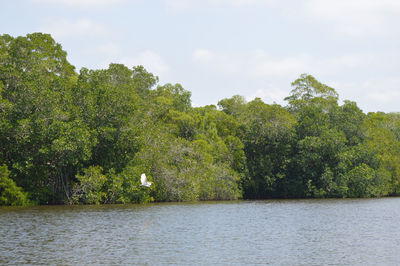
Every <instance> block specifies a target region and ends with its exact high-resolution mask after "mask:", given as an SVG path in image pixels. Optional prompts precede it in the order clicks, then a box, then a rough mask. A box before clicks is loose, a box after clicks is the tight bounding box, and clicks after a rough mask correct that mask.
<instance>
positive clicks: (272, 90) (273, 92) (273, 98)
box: [246, 86, 289, 105]
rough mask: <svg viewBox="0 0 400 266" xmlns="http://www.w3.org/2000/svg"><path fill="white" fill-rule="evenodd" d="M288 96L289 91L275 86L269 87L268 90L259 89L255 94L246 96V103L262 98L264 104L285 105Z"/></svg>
mask: <svg viewBox="0 0 400 266" xmlns="http://www.w3.org/2000/svg"><path fill="white" fill-rule="evenodd" d="M288 95H289V91H288V90H284V89H280V88H278V87H275V86H268V87H267V88H264V89H259V90H257V91H256V92H254V93H253V94H251V95H248V96H246V101H252V100H254V98H261V100H263V102H265V103H268V104H271V103H277V104H280V105H285V101H284V100H283V99H284V98H285V97H286V96H288Z"/></svg>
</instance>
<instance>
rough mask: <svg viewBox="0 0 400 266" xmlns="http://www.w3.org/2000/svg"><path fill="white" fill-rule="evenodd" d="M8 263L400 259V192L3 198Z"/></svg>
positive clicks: (3, 258)
mask: <svg viewBox="0 0 400 266" xmlns="http://www.w3.org/2000/svg"><path fill="white" fill-rule="evenodd" d="M0 264H1V265H5V264H13V265H14V264H19V265H20V264H35V265H37V264H52V265H54V264H57V265H66V264H67V265H90V264H111V265H115V264H119V265H129V264H135V265H137V264H139V265H165V264H175V265H176V264H178V265H193V264H196V265H199V264H202V265H215V264H218V265H221V264H222V265H253V264H271V265H396V264H397V265H398V264H400V198H385V199H369V200H368V199H360V200H269V201H235V202H206V203H191V204H187V203H186V204H185V203H179V204H178V203H173V204H148V205H111V206H110V205H109V206H40V207H29V208H10V207H2V208H0Z"/></svg>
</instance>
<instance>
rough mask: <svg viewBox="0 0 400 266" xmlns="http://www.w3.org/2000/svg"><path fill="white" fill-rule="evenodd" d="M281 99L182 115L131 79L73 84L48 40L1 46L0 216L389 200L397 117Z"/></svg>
mask: <svg viewBox="0 0 400 266" xmlns="http://www.w3.org/2000/svg"><path fill="white" fill-rule="evenodd" d="M292 88H293V89H292V91H291V94H290V95H289V96H288V97H286V98H285V99H286V100H287V102H288V105H287V106H280V105H277V104H267V103H264V102H263V101H262V100H261V99H259V98H256V99H254V100H253V101H250V102H247V101H246V100H245V98H244V97H242V96H239V95H236V96H233V97H231V98H227V99H222V100H221V101H220V102H219V103H218V107H217V106H214V105H209V106H204V107H192V106H191V99H190V97H191V93H190V92H189V91H187V90H185V89H184V88H183V87H182V85H180V84H159V80H158V77H157V76H155V75H153V74H152V73H149V72H148V71H147V70H146V69H145V68H144V67H143V66H134V67H131V68H129V67H127V66H124V65H121V64H110V65H109V67H108V68H107V69H101V70H90V69H86V68H82V69H81V70H80V71H79V73H78V72H76V71H75V67H74V66H73V65H71V64H70V63H69V62H68V60H67V53H66V52H65V51H64V50H63V49H62V47H61V45H60V44H58V43H57V42H55V41H54V40H53V38H52V37H51V36H50V35H48V34H42V33H33V34H28V35H26V36H24V37H23V36H20V37H16V38H14V37H12V36H9V35H2V36H0V143H1V145H0V165H1V166H0V205H27V204H104V203H139V202H151V201H193V200H225V199H238V198H246V199H262V198H296V197H301V198H304V197H380V196H390V195H398V194H399V192H400V133H399V132H400V115H399V114H397V113H390V114H385V113H380V112H377V113H368V114H365V113H364V112H363V111H362V110H361V109H359V107H358V106H357V104H356V103H355V102H351V101H344V102H343V104H341V105H340V104H339V101H338V100H339V95H338V94H337V92H336V91H335V89H333V88H331V87H329V86H328V85H325V84H323V83H321V82H319V81H318V80H317V79H316V78H314V77H313V76H311V75H307V74H302V75H300V77H299V78H298V79H297V80H295V81H294V82H293V83H292ZM141 173H146V175H147V176H148V177H149V180H150V181H152V182H153V185H152V186H151V187H150V188H145V187H142V186H140V175H141Z"/></svg>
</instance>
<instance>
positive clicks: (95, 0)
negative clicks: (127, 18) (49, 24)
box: [30, 0, 124, 8]
mask: <svg viewBox="0 0 400 266" xmlns="http://www.w3.org/2000/svg"><path fill="white" fill-rule="evenodd" d="M123 1H124V0H30V2H32V3H35V4H44V5H60V6H68V7H78V8H88V7H90V8H92V7H106V6H112V5H116V4H119V3H121V2H123Z"/></svg>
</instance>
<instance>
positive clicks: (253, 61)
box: [192, 49, 388, 78]
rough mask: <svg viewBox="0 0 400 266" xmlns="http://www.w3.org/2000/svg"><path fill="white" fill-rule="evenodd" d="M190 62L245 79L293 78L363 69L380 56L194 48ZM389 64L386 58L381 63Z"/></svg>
mask: <svg viewBox="0 0 400 266" xmlns="http://www.w3.org/2000/svg"><path fill="white" fill-rule="evenodd" d="M192 58H193V61H194V62H195V63H196V64H198V65H200V66H203V67H204V68H206V69H212V70H213V71H216V72H218V73H221V74H224V75H234V76H236V77H239V76H240V77H245V78H265V77H268V78H270V77H278V78H283V77H292V78H295V77H297V76H298V75H300V74H302V73H310V74H313V75H334V74H339V73H346V72H348V71H349V70H351V69H353V70H355V69H356V70H358V71H359V70H362V69H367V68H368V67H370V66H375V67H376V66H378V65H380V64H382V63H383V62H382V56H375V55H372V54H364V53H360V54H347V55H342V56H332V57H329V58H318V57H315V56H312V55H308V54H302V55H293V56H283V57H277V56H272V55H269V54H268V53H267V52H265V51H263V50H255V51H252V52H247V53H241V54H228V53H216V52H212V51H210V50H206V49H196V50H195V51H194V52H193V54H192ZM384 63H385V64H388V61H385V62H384Z"/></svg>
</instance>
